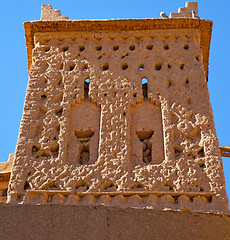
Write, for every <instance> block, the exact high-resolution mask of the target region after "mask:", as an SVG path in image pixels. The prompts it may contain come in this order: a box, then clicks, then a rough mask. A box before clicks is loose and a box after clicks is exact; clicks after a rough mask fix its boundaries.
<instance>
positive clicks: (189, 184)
mask: <svg viewBox="0 0 230 240" xmlns="http://www.w3.org/2000/svg"><path fill="white" fill-rule="evenodd" d="M201 34H202V33H201V31H200V30H198V29H168V30H164V29H160V30H154V29H152V30H129V31H113V30H108V31H105V30H104V31H91V32H81V31H71V32H50V33H47V32H46V33H42V32H37V33H35V35H34V49H33V53H32V60H33V63H32V66H31V68H30V80H29V84H28V89H27V94H26V100H25V106H24V113H23V118H22V122H21V127H20V134H19V139H18V144H17V149H16V158H15V161H14V166H13V170H12V176H11V181H10V188H9V198H8V201H9V202H10V203H29V204H47V203H48V204H49V203H58V204H83V205H88V204H90V205H100V204H106V205H117V204H118V205H123V206H137V207H148V206H153V207H155V208H165V207H168V208H171V209H185V210H186V209H191V210H200V211H212V210H214V211H227V210H228V200H227V195H226V192H225V183H224V175H223V167H222V161H221V157H220V152H219V147H218V146H219V144H218V140H217V137H216V132H215V127H214V122H213V116H212V109H211V105H210V100H209V94H208V87H207V82H206V76H205V69H204V64H203V55H204V52H203V51H202V48H201Z"/></svg>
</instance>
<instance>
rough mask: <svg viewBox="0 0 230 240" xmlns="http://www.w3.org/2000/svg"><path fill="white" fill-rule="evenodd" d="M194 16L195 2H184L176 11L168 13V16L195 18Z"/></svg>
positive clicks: (196, 10)
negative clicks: (183, 5)
mask: <svg viewBox="0 0 230 240" xmlns="http://www.w3.org/2000/svg"><path fill="white" fill-rule="evenodd" d="M193 12H194V13H195V15H194V13H193ZM196 16H198V5H197V2H186V4H185V7H181V8H179V9H178V12H177V13H170V18H197V17H196Z"/></svg>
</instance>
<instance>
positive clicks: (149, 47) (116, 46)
mask: <svg viewBox="0 0 230 240" xmlns="http://www.w3.org/2000/svg"><path fill="white" fill-rule="evenodd" d="M135 48H136V47H135V45H130V46H129V49H130V50H131V51H134V50H135ZM146 48H147V49H148V50H152V49H153V45H152V44H149V45H147V46H146ZM163 48H164V50H169V45H168V44H165V45H164V46H163ZM188 48H189V46H188V44H185V45H184V49H185V50H188ZM118 49H119V46H118V45H114V46H113V50H114V51H117V50H118ZM49 50H50V47H46V48H45V51H46V52H48V51H49ZM67 50H69V47H68V46H64V47H63V48H62V51H63V52H66V51H67ZM84 50H85V46H79V51H80V52H83V51H84ZM101 50H102V46H101V45H98V46H96V51H101Z"/></svg>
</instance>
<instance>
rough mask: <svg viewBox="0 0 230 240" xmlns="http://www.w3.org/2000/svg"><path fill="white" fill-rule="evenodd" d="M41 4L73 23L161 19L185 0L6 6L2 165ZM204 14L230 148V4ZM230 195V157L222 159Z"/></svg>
mask: <svg viewBox="0 0 230 240" xmlns="http://www.w3.org/2000/svg"><path fill="white" fill-rule="evenodd" d="M42 4H52V6H53V8H55V9H59V10H61V13H62V15H64V16H68V17H69V18H70V19H111V18H112V19H114V18H158V17H159V13H160V12H161V11H164V12H166V13H167V14H169V13H170V12H177V10H178V8H179V7H184V6H185V1H184V0H174V1H173V0H161V1H156V0H148V1H147V0H143V1H137V0H125V1H124V0H117V1H108V0H106V1H105V0H96V1H95V0H87V1H74V0H65V1H63V0H55V1H54V0H53V1H52V0H51V1H40V0H36V1H31V0H22V1H13V2H12V1H2V2H1V14H0V21H1V25H0V32H1V38H0V52H1V58H0V69H1V81H0V89H1V94H0V103H1V117H0V162H4V161H7V159H8V155H9V153H12V152H14V151H15V146H16V142H17V137H18V130H19V125H20V120H21V116H22V110H23V104H24V98H25V93H26V86H27V82H28V75H27V57H26V47H25V38H24V28H23V22H26V21H31V20H39V19H40V13H41V5H42ZM198 8H199V15H200V17H201V18H203V19H208V20H212V21H213V23H214V25H213V33H212V41H211V49H210V61H209V82H208V85H209V91H210V98H211V103H212V108H213V112H214V119H215V124H216V130H217V136H218V138H219V142H220V144H221V145H230V81H229V79H230V77H229V70H230V63H229V60H228V57H229V56H230V46H229V39H230V25H229V22H230V21H229V10H230V1H227V0H219V1H214V0H198ZM223 163H224V171H225V178H226V183H227V191H228V195H229V196H230V171H229V170H230V158H223Z"/></svg>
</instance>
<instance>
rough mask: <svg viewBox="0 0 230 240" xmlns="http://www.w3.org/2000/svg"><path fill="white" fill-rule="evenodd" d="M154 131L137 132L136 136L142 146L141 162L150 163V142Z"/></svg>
mask: <svg viewBox="0 0 230 240" xmlns="http://www.w3.org/2000/svg"><path fill="white" fill-rule="evenodd" d="M153 133H154V131H151V130H150V131H137V132H136V134H137V136H138V138H139V140H140V141H141V145H142V154H143V155H142V156H143V158H142V160H143V162H144V163H150V162H152V143H151V141H150V139H151V137H152V135H153Z"/></svg>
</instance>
